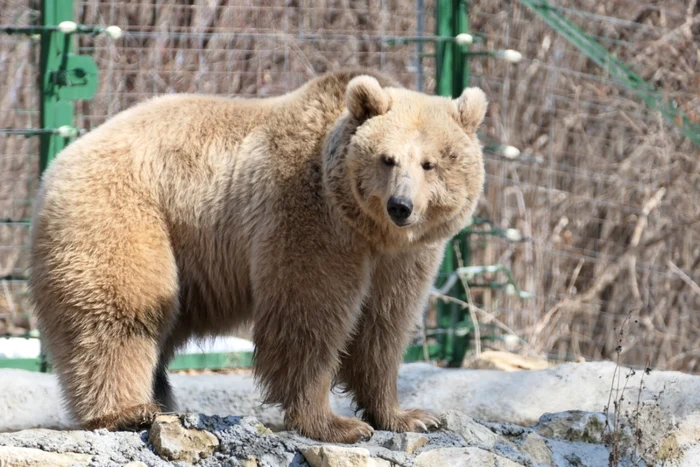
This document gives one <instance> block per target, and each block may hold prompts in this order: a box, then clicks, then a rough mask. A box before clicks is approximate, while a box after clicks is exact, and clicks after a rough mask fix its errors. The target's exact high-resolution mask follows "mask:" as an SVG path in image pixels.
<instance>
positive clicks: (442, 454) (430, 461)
mask: <svg viewBox="0 0 700 467" xmlns="http://www.w3.org/2000/svg"><path fill="white" fill-rule="evenodd" d="M522 465H523V464H518V463H515V462H513V461H511V460H510V459H507V458H505V457H503V456H499V455H498V454H494V453H492V452H489V451H486V450H485V449H481V448H478V447H469V448H442V449H434V450H432V451H426V452H423V453H421V454H420V455H418V457H416V467H446V466H450V467H473V466H479V467H521V466H522Z"/></svg>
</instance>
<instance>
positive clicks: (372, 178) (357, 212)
mask: <svg viewBox="0 0 700 467" xmlns="http://www.w3.org/2000/svg"><path fill="white" fill-rule="evenodd" d="M345 100H346V107H347V110H348V112H347V113H346V114H345V116H344V117H343V118H341V119H340V121H339V123H338V125H337V126H336V128H335V130H334V133H332V134H331V137H330V138H329V139H328V142H327V146H326V159H325V160H326V164H327V166H328V167H327V168H328V169H329V170H327V171H326V183H327V184H328V185H327V186H328V188H329V190H330V193H329V194H330V195H331V199H333V201H334V203H333V204H335V205H336V207H338V208H340V210H341V211H342V212H343V214H344V217H345V219H346V221H348V222H349V223H350V225H351V226H352V227H354V228H355V229H356V230H359V232H360V233H361V234H363V235H364V236H365V237H366V238H368V239H369V240H370V241H371V242H372V243H374V244H375V245H376V246H377V247H378V248H379V249H383V250H386V249H393V248H394V247H401V246H406V245H408V244H413V243H416V242H421V241H435V240H440V239H446V238H448V237H450V236H452V235H454V234H456V233H457V232H458V231H459V230H460V229H461V228H463V227H464V225H465V224H466V223H467V221H468V219H469V217H470V216H471V215H472V213H473V211H474V208H475V207H476V203H477V200H478V198H479V196H480V194H481V191H482V189H483V183H484V168H483V160H482V149H481V144H480V142H479V140H478V139H477V136H476V130H477V128H478V127H479V125H480V124H481V122H482V121H483V119H484V115H485V113H486V107H487V100H486V96H485V95H484V93H483V91H481V90H480V89H478V88H467V89H465V90H464V92H463V93H462V95H461V96H460V97H459V98H457V99H450V98H445V97H440V96H430V95H427V94H423V93H419V92H414V91H410V90H407V89H402V88H398V87H384V88H383V87H382V86H381V85H380V83H379V81H377V79H376V78H374V77H371V76H367V75H361V76H357V77H355V78H353V79H352V80H351V81H350V82H349V83H348V85H347V88H346V92H345ZM349 195H351V196H349ZM349 197H351V201H350V200H348V198H349Z"/></svg>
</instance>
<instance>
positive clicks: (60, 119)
mask: <svg viewBox="0 0 700 467" xmlns="http://www.w3.org/2000/svg"><path fill="white" fill-rule="evenodd" d="M72 19H73V0H44V1H42V2H41V24H42V26H44V27H55V26H57V25H58V24H59V23H60V22H61V21H72ZM72 40H73V38H72V35H70V34H63V33H61V32H59V31H57V30H52V29H49V30H45V31H44V32H43V34H42V35H41V59H40V62H39V67H40V76H39V79H40V83H39V88H40V95H41V109H40V113H41V126H42V128H45V129H48V128H50V129H55V128H60V127H63V126H72V125H73V102H72V101H69V100H61V99H60V98H59V95H58V89H59V88H60V86H61V85H62V84H64V83H65V79H66V76H65V61H66V58H67V54H68V53H69V52H70V47H71V42H72ZM62 68H63V71H62V70H61V69H62ZM40 138H41V143H40V146H39V171H40V173H42V172H43V171H44V169H46V167H47V166H48V165H49V163H50V162H51V161H52V160H53V159H54V157H56V154H57V153H58V152H59V151H60V150H61V149H63V148H64V147H65V146H66V145H67V144H68V143H69V142H70V138H66V137H65V136H64V135H61V134H58V133H44V134H42V135H40Z"/></svg>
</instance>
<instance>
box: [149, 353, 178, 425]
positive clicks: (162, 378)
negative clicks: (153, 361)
mask: <svg viewBox="0 0 700 467" xmlns="http://www.w3.org/2000/svg"><path fill="white" fill-rule="evenodd" d="M169 360H170V359H169V358H166V357H165V356H164V355H161V357H160V360H159V361H158V366H157V367H156V371H155V374H154V375H153V396H154V398H155V401H156V404H158V407H159V408H160V410H161V411H163V412H174V411H175V410H176V408H177V404H176V403H175V398H174V396H173V388H172V386H171V385H170V380H169V379H168V362H169Z"/></svg>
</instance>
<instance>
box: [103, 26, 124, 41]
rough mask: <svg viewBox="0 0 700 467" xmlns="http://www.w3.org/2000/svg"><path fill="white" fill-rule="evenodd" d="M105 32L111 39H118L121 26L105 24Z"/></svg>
mask: <svg viewBox="0 0 700 467" xmlns="http://www.w3.org/2000/svg"><path fill="white" fill-rule="evenodd" d="M105 34H107V35H108V36H109V37H110V38H111V39H115V40H116V39H119V38H120V37H122V28H120V27H119V26H107V27H106V28H105Z"/></svg>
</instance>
